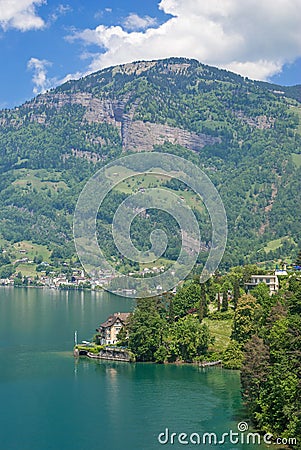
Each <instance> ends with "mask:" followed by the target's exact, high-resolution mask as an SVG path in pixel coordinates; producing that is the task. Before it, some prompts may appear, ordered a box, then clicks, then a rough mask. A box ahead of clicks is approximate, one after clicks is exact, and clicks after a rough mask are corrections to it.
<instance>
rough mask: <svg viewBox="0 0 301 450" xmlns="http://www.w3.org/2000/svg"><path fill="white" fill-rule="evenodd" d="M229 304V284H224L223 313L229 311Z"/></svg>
mask: <svg viewBox="0 0 301 450" xmlns="http://www.w3.org/2000/svg"><path fill="white" fill-rule="evenodd" d="M228 307H229V302H228V284H227V283H224V285H223V287H222V309H221V310H222V312H226V311H228Z"/></svg>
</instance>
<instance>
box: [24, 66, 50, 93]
mask: <svg viewBox="0 0 301 450" xmlns="http://www.w3.org/2000/svg"><path fill="white" fill-rule="evenodd" d="M49 66H51V62H49V61H47V60H46V59H38V58H31V59H30V60H29V61H28V63H27V68H28V69H30V70H32V71H33V77H32V82H33V84H34V87H33V93H34V94H35V95H37V94H40V93H41V92H45V91H46V90H47V89H49V88H50V87H52V86H53V85H55V84H56V82H55V80H49V79H48V78H47V67H49Z"/></svg>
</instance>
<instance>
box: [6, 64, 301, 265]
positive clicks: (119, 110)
mask: <svg viewBox="0 0 301 450" xmlns="http://www.w3.org/2000/svg"><path fill="white" fill-rule="evenodd" d="M300 99H301V96H300V86H295V87H290V88H287V87H281V86H276V85H270V84H268V83H262V82H255V81H251V80H249V79H245V78H243V77H241V76H239V75H236V74H233V73H231V72H227V71H224V70H219V69H216V68H213V67H209V66H205V65H202V64H200V63H199V62H197V61H195V60H188V59H181V58H172V59H167V60H161V61H152V62H137V63H132V64H127V65H123V66H117V67H112V68H108V69H104V70H102V71H99V72H97V73H94V74H92V75H89V76H87V77H85V78H82V79H80V80H77V81H69V82H67V83H65V84H64V85H62V86H60V87H58V88H56V89H53V90H51V91H49V92H46V93H45V94H41V95H39V96H37V97H36V98H34V99H33V100H32V101H29V102H27V103H25V104H24V105H22V106H20V107H19V108H15V109H13V110H2V111H1V112H0V155H1V156H0V172H1V177H0V189H1V199H0V233H1V236H0V238H1V239H2V241H0V242H2V245H4V246H5V245H6V243H7V242H19V241H24V240H27V241H32V242H35V243H37V244H44V245H47V246H48V247H49V249H50V250H53V249H54V248H55V247H56V246H60V247H61V249H63V250H62V252H61V257H62V258H64V256H70V255H71V254H72V253H73V251H74V250H73V244H72V233H71V229H72V214H73V211H74V207H75V204H76V200H77V197H78V194H79V192H80V190H81V189H82V187H83V185H84V184H85V182H86V181H87V180H88V179H89V177H90V176H91V175H92V174H93V173H94V172H95V171H96V170H97V169H98V168H99V167H101V166H102V165H104V164H106V163H107V162H108V161H110V160H112V159H113V158H116V157H118V156H119V155H121V154H126V153H129V152H137V151H152V150H156V151H167V152H169V153H175V154H177V155H180V156H184V157H185V158H187V159H190V160H191V161H193V162H195V163H196V164H199V165H200V167H202V168H203V169H204V171H205V172H206V173H207V174H208V175H209V177H210V178H211V180H212V181H213V182H214V184H215V185H216V187H217V188H218V190H219V192H220V194H221V197H222V199H223V201H224V205H225V208H226V212H227V216H228V224H229V240H228V246H227V251H226V254H225V257H224V261H223V264H224V265H225V266H229V265H236V264H240V263H244V262H249V261H252V262H254V261H264V260H268V259H273V258H279V257H283V258H285V257H287V256H289V255H290V254H294V252H295V251H296V249H297V246H298V245H300V244H301V227H300V223H301V200H300V186H301V181H300V180H301V123H300V118H301V103H300ZM124 195H125V194H124V193H119V194H118V193H116V196H115V198H114V199H113V200H112V202H113V203H114V202H116V203H117V202H118V200H120V198H123V197H124ZM110 217H111V216H110V214H108V217H102V220H101V221H100V224H99V227H100V235H101V236H103V237H104V240H106V232H107V228H106V226H105V225H106V224H108V223H110ZM141 220H142V219H141ZM143 220H144V222H145V223H146V225H145V226H146V228H147V227H151V226H152V224H151V223H148V224H147V222H151V220H152V217H150V218H143ZM162 220H163V219H162ZM140 225H141V224H140ZM137 241H139V238H138V237H137ZM138 243H139V242H138ZM174 245H176V244H174ZM108 251H111V250H108ZM117 256H118V255H117ZM0 262H1V261H0Z"/></svg>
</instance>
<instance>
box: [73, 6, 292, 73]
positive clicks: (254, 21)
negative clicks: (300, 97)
mask: <svg viewBox="0 0 301 450" xmlns="http://www.w3.org/2000/svg"><path fill="white" fill-rule="evenodd" d="M159 8H160V9H161V10H162V11H163V12H165V13H166V14H170V15H172V16H173V17H171V18H169V19H167V21H166V22H165V23H163V24H162V25H160V26H159V27H157V28H152V26H153V24H151V23H149V24H146V23H145V22H144V25H145V27H147V28H146V29H145V30H142V28H144V27H142V26H141V28H140V30H141V31H131V30H132V29H137V27H134V25H135V24H136V26H137V25H138V19H139V20H141V21H143V20H147V19H146V18H140V17H139V16H137V15H136V14H132V15H130V16H129V17H128V18H127V20H126V22H125V24H124V28H122V27H121V26H110V27H107V26H104V25H99V26H98V27H96V28H95V29H93V30H92V29H86V30H83V31H77V32H75V33H74V34H73V36H72V37H69V39H70V41H72V40H75V39H79V40H81V41H82V42H83V43H84V44H85V45H90V44H94V45H95V44H96V45H98V46H99V47H100V51H99V53H97V54H95V55H94V57H93V59H92V62H91V64H90V66H89V69H88V71H89V72H91V71H95V70H99V69H101V68H103V67H107V66H110V65H115V64H121V63H127V62H130V61H134V60H141V59H144V60H150V59H157V58H166V57H170V56H184V57H190V58H196V59H198V60H199V61H201V62H203V63H206V64H210V65H215V66H218V67H221V68H227V69H229V70H233V71H235V72H238V73H241V74H242V75H244V76H248V77H250V78H257V79H267V78H268V77H270V76H272V75H274V74H275V73H278V72H280V71H281V68H282V67H283V65H284V64H286V63H290V62H292V61H294V60H295V59H297V58H298V57H300V56H301V27H300V11H301V0H264V1H263V0H243V1H242V0H161V2H160V3H159ZM127 21H128V25H129V24H130V25H131V24H132V28H131V27H129V26H126V24H127ZM140 23H141V24H142V22H140Z"/></svg>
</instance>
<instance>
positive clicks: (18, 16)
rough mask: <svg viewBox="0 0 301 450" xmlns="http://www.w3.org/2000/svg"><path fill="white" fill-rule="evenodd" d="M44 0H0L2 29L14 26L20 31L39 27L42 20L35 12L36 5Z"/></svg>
mask: <svg viewBox="0 0 301 450" xmlns="http://www.w3.org/2000/svg"><path fill="white" fill-rule="evenodd" d="M43 3H46V1H45V0H0V26H1V27H2V29H3V30H7V29H9V28H16V29H18V30H21V31H27V30H32V29H39V28H43V27H44V26H45V22H44V20H43V19H42V18H41V17H39V16H38V15H37V14H36V7H37V6H40V5H42V4H43Z"/></svg>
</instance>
